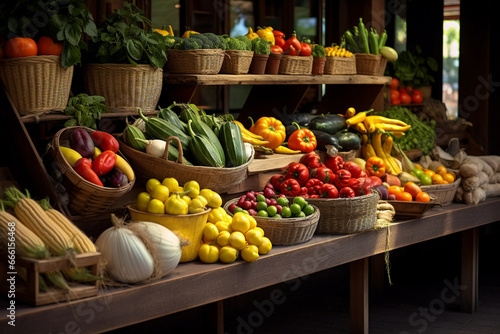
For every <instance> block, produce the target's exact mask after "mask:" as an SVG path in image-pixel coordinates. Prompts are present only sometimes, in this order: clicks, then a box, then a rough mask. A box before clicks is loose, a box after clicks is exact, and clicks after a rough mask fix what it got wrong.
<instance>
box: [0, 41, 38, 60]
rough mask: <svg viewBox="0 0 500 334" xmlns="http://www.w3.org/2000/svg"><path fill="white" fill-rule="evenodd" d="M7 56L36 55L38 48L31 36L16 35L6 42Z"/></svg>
mask: <svg viewBox="0 0 500 334" xmlns="http://www.w3.org/2000/svg"><path fill="white" fill-rule="evenodd" d="M4 51H5V57H7V58H18V57H30V56H36V54H37V52H38V48H37V46H36V42H35V41H34V40H33V39H31V38H24V37H14V38H11V39H9V40H8V41H7V43H5V50H4Z"/></svg>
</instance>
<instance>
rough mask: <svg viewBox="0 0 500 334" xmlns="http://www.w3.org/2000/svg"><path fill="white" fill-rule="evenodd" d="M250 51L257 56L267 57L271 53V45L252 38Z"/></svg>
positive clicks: (261, 39) (260, 39) (262, 40)
mask: <svg viewBox="0 0 500 334" xmlns="http://www.w3.org/2000/svg"><path fill="white" fill-rule="evenodd" d="M252 50H253V51H254V52H255V54H258V55H268V54H270V53H271V43H269V41H267V40H265V39H263V38H260V37H257V38H254V39H252Z"/></svg>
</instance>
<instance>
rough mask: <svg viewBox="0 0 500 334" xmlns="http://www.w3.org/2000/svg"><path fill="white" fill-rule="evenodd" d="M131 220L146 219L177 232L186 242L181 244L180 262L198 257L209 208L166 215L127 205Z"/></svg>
mask: <svg viewBox="0 0 500 334" xmlns="http://www.w3.org/2000/svg"><path fill="white" fill-rule="evenodd" d="M127 208H128V211H129V212H130V218H131V220H132V221H148V222H154V223H157V224H160V225H163V226H165V227H166V228H168V229H169V230H170V231H173V232H177V234H178V236H179V237H180V238H181V241H183V242H184V241H186V242H187V244H186V245H183V246H182V255H181V259H180V262H189V261H194V260H196V259H197V258H198V251H199V249H200V247H201V244H202V239H203V228H204V227H205V224H206V223H207V220H208V214H209V213H210V210H212V209H211V208H208V210H206V211H204V212H201V213H193V214H188V215H168V214H163V215H161V214H158V213H148V212H144V211H140V210H137V209H136V208H135V206H133V205H129V206H127Z"/></svg>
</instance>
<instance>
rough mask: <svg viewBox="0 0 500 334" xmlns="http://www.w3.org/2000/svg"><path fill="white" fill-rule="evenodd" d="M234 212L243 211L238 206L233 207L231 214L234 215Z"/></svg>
mask: <svg viewBox="0 0 500 334" xmlns="http://www.w3.org/2000/svg"><path fill="white" fill-rule="evenodd" d="M236 212H243V209H242V208H240V207H239V206H235V207H234V212H233V214H234V213H236Z"/></svg>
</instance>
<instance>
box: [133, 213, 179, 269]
mask: <svg viewBox="0 0 500 334" xmlns="http://www.w3.org/2000/svg"><path fill="white" fill-rule="evenodd" d="M130 229H131V230H132V231H134V233H136V234H137V235H139V236H141V238H142V239H143V240H144V239H146V240H147V242H149V243H151V246H152V247H151V248H153V249H154V252H155V253H156V254H153V256H154V257H156V258H157V259H158V266H159V268H158V269H159V275H160V277H163V276H166V275H168V274H169V273H170V272H172V270H174V269H175V268H176V267H177V265H178V264H179V261H180V259H181V254H182V246H181V241H180V239H179V238H178V237H177V235H175V234H174V233H173V232H172V231H170V230H169V229H168V228H166V227H165V226H163V225H160V224H157V223H153V222H134V223H132V224H131V225H130Z"/></svg>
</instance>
